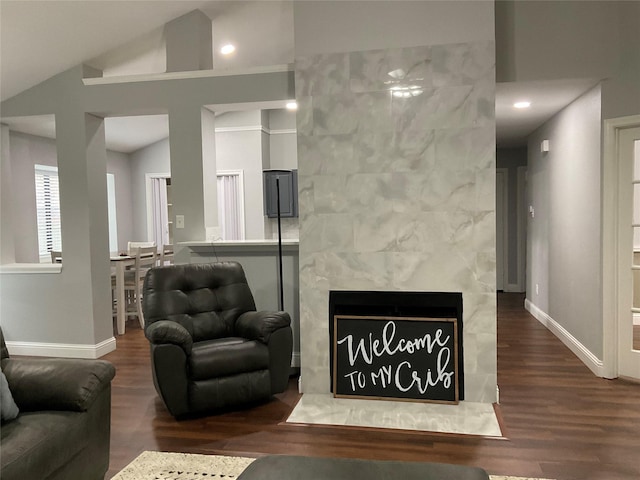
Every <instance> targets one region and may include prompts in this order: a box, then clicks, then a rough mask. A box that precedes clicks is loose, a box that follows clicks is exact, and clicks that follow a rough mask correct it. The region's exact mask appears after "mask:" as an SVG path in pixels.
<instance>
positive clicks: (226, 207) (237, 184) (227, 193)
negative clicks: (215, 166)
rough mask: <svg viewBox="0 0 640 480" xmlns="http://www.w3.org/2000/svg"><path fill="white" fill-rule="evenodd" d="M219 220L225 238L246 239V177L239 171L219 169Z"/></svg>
mask: <svg viewBox="0 0 640 480" xmlns="http://www.w3.org/2000/svg"><path fill="white" fill-rule="evenodd" d="M217 177H218V185H217V187H218V188H217V190H218V222H219V223H220V227H221V230H222V239H223V240H244V181H243V180H244V177H243V172H242V171H241V170H239V171H219V172H218V174H217Z"/></svg>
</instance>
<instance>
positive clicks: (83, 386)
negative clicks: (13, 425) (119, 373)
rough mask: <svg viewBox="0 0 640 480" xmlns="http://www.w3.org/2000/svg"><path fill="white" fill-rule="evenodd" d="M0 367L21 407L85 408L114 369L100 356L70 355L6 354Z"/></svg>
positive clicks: (37, 408)
mask: <svg viewBox="0 0 640 480" xmlns="http://www.w3.org/2000/svg"><path fill="white" fill-rule="evenodd" d="M2 370H3V372H4V374H5V376H6V377H7V381H8V382H9V387H10V388H11V394H12V395H13V398H14V400H15V402H16V404H17V405H18V407H19V408H20V410H21V411H36V410H70V411H76V412H84V411H87V410H88V409H89V407H91V404H92V403H93V401H94V400H95V399H96V398H97V396H98V394H99V393H100V392H101V391H102V390H103V389H104V388H106V387H107V386H108V385H109V384H110V382H111V380H112V379H113V377H114V376H115V373H116V370H115V367H114V366H113V365H112V364H111V363H109V362H106V361H104V360H78V359H70V358H50V359H46V360H45V359H30V358H8V359H5V360H4V361H3V362H2Z"/></svg>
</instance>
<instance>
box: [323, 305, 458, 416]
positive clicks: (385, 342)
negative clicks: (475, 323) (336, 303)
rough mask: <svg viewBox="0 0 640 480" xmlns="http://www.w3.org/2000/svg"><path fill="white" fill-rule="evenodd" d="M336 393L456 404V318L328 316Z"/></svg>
mask: <svg viewBox="0 0 640 480" xmlns="http://www.w3.org/2000/svg"><path fill="white" fill-rule="evenodd" d="M333 322H334V323H333V345H332V347H333V349H332V350H333V362H332V363H333V393H334V396H335V397H359V398H363V397H364V398H370V399H395V400H407V401H409V400H411V401H424V402H434V403H454V404H456V403H458V401H459V391H458V338H457V336H458V332H457V322H456V318H422V317H390V316H384V317H383V316H379V317H378V316H359V315H340V314H336V315H334V317H333Z"/></svg>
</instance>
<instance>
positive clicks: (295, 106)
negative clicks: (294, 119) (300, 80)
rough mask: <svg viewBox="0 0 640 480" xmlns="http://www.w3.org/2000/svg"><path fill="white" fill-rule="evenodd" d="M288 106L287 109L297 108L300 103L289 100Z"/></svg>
mask: <svg viewBox="0 0 640 480" xmlns="http://www.w3.org/2000/svg"><path fill="white" fill-rule="evenodd" d="M286 107H287V110H297V109H298V104H297V103H296V102H287V104H286Z"/></svg>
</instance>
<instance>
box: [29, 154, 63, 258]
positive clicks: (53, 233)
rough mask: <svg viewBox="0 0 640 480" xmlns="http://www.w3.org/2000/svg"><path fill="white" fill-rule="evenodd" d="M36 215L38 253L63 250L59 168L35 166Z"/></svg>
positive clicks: (44, 254) (46, 253) (47, 253)
mask: <svg viewBox="0 0 640 480" xmlns="http://www.w3.org/2000/svg"><path fill="white" fill-rule="evenodd" d="M35 178H36V215H37V219H38V253H39V255H40V256H41V257H44V256H48V255H50V254H49V252H51V251H52V250H58V251H60V250H62V227H61V225H62V222H61V215H60V189H59V187H58V169H57V168H56V167H47V166H44V165H36V166H35Z"/></svg>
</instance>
